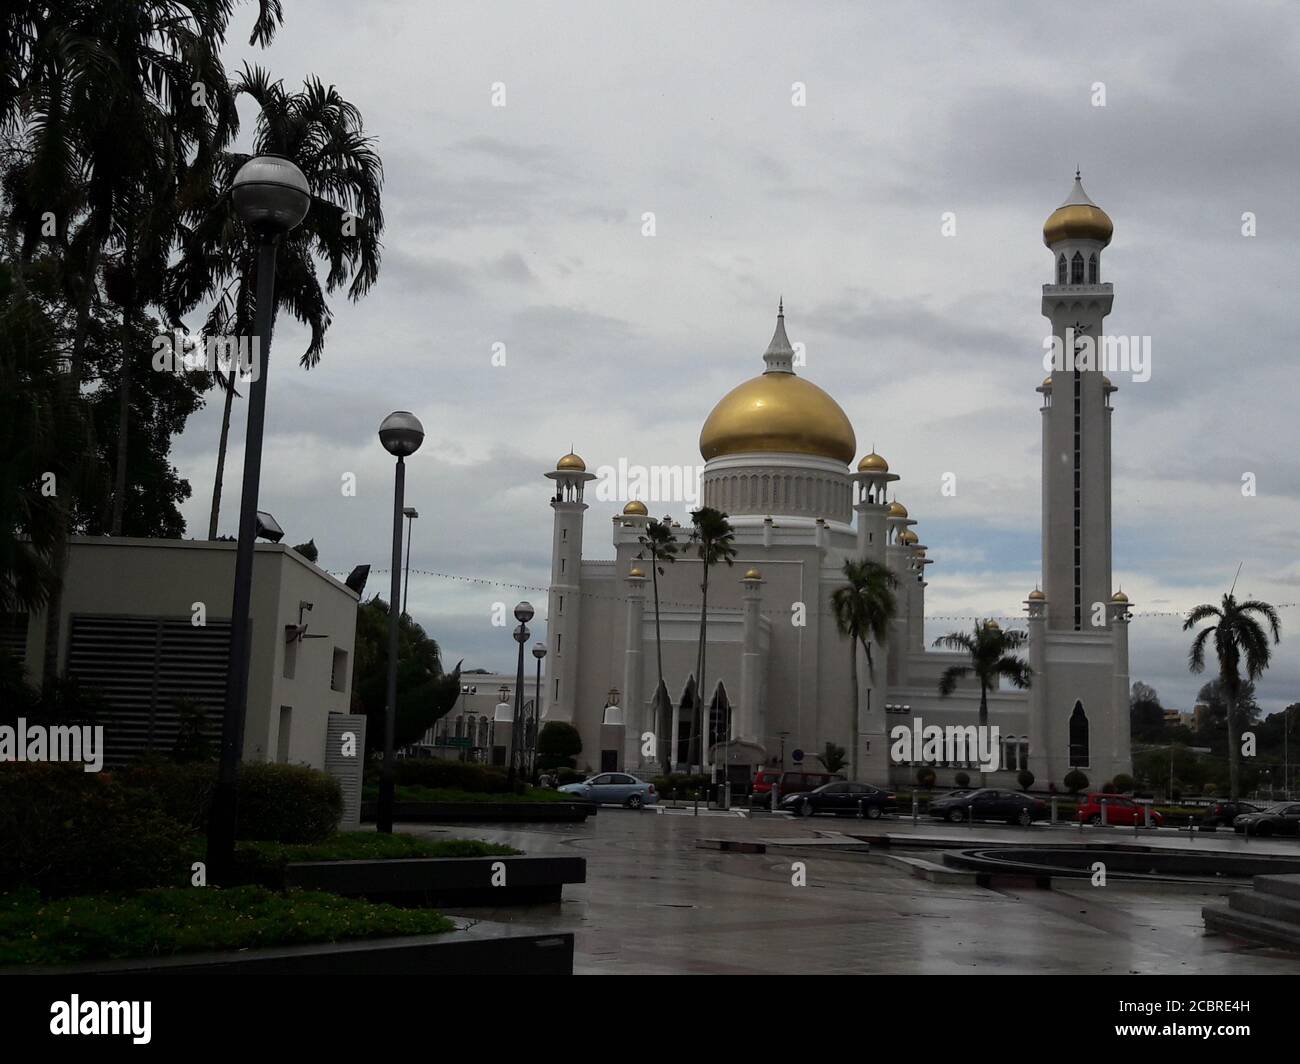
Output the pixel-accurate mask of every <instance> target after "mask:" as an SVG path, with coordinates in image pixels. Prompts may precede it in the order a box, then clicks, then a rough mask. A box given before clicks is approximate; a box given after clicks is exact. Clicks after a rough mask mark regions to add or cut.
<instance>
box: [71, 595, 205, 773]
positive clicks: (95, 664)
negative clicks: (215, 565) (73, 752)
mask: <svg viewBox="0 0 1300 1064" xmlns="http://www.w3.org/2000/svg"><path fill="white" fill-rule="evenodd" d="M229 646H230V624H229V622H228V621H209V622H208V623H207V624H206V625H204V626H202V627H195V626H194V625H192V624H191V623H190V620H189V618H185V619H170V618H162V617H112V616H94V615H86V614H74V615H73V617H72V618H71V631H70V634H69V641H68V662H67V672H68V675H70V676H73V677H75V678H76V679H77V681H78V683H80V684H81V685H82V686H83V687H84V688H86V689H87V690H90V691H94V692H95V693H97V694H98V695H99V696H100V697H101V698H102V699H103V700H104V702H105V703H106V708H105V710H104V712H103V714H102V715H101V717H100V718H99V719H98V720H97V723H99V724H102V725H104V748H105V762H106V763H107V764H109V765H121V764H123V763H125V762H127V761H130V760H132V759H133V758H136V757H139V756H140V755H142V754H144V753H147V752H150V751H152V752H155V753H161V754H167V753H169V752H170V751H171V749H172V747H173V745H174V744H175V742H176V736H177V733H178V732H179V730H180V715H179V713H178V712H177V709H176V702H177V700H178V699H181V698H184V699H187V700H188V701H190V702H193V703H194V704H196V705H198V706H200V707H201V708H203V709H204V710H205V711H206V718H205V720H204V724H203V731H204V734H206V735H207V736H208V738H209V739H210V740H212V741H213V742H214V743H215V742H216V741H217V740H218V739H219V737H220V733H221V711H222V706H223V703H224V701H225V692H226V656H227V653H228V651H229Z"/></svg>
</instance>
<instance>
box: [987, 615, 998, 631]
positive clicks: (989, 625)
mask: <svg viewBox="0 0 1300 1064" xmlns="http://www.w3.org/2000/svg"><path fill="white" fill-rule="evenodd" d="M984 627H985V628H992V629H993V630H994V631H995V632H1000V631H1002V625H1000V624H998V622H997V621H995V620H993V619H992V618H990V619H989V620H987V621H985V622H984Z"/></svg>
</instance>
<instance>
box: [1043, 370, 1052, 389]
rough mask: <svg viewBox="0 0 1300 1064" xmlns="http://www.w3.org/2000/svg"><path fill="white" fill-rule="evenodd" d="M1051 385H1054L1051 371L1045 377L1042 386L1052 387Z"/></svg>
mask: <svg viewBox="0 0 1300 1064" xmlns="http://www.w3.org/2000/svg"><path fill="white" fill-rule="evenodd" d="M1051 386H1052V375H1051V374H1050V373H1049V374H1048V375H1047V376H1046V377H1044V378H1043V383H1042V387H1044V388H1050V387H1051Z"/></svg>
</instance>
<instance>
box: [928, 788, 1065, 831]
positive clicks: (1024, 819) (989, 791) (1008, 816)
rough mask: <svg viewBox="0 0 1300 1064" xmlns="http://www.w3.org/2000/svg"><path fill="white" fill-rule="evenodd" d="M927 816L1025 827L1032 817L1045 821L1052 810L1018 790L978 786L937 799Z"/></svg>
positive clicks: (955, 821) (1037, 799)
mask: <svg viewBox="0 0 1300 1064" xmlns="http://www.w3.org/2000/svg"><path fill="white" fill-rule="evenodd" d="M930 815H931V816H935V817H938V818H939V819H941V820H948V821H951V822H952V823H954V824H960V823H961V822H962V821H964V820H1005V821H1006V822H1007V823H1008V824H1020V825H1022V826H1026V827H1027V826H1028V825H1030V824H1032V823H1033V822H1034V821H1035V820H1047V819H1048V818H1049V817H1050V816H1051V811H1050V810H1049V809H1048V807H1047V803H1046V802H1044V801H1043V800H1042V799H1040V798H1034V797H1032V796H1031V795H1028V794H1021V793H1019V792H1018V791H1000V790H996V789H995V788H993V787H980V788H978V789H977V790H973V791H967V792H966V793H964V794H956V795H951V794H949V795H945V796H944V797H942V798H936V799H935V800H934V801H933V802H931V803H930Z"/></svg>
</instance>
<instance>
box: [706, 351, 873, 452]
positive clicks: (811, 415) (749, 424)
mask: <svg viewBox="0 0 1300 1064" xmlns="http://www.w3.org/2000/svg"><path fill="white" fill-rule="evenodd" d="M857 449H858V441H857V438H856V437H855V436H854V435H853V426H852V425H850V424H849V419H848V417H847V416H846V415H845V413H844V411H843V410H841V409H840V404H839V403H837V402H836V401H835V400H834V399H832V398H831V397H830V396H829V395H827V394H826V393H825V392H824V391H822V390H821V389H820V388H818V387H817V385H815V384H813V383H812V382H811V381H806V380H804V379H803V378H802V377H796V376H795V375H794V374H793V373H762V374H760V375H759V376H757V377H752V378H751V379H749V380H747V381H745V383H744V384H741V385H739V386H737V387H735V388H733V389H732V390H731V391H729V392H728V393H727V394H726V395H724V396H723V397H722V399H721V400H720V401H719V402H718V405H717V406H715V407H714V408H713V412H712V413H711V414H709V417H708V420H706V421H705V422H704V428H703V429H702V430H701V432H700V454H701V455H702V456H703V457H704V460H705V461H708V460H709V459H711V458H717V457H719V456H721V455H728V454H747V453H751V452H755V451H767V452H771V453H775V454H811V455H816V456H817V457H820V458H833V459H835V460H836V461H839V462H843V463H844V464H845V465H848V464H849V463H850V462H852V461H853V455H854V454H855V453H856V451H857Z"/></svg>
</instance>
